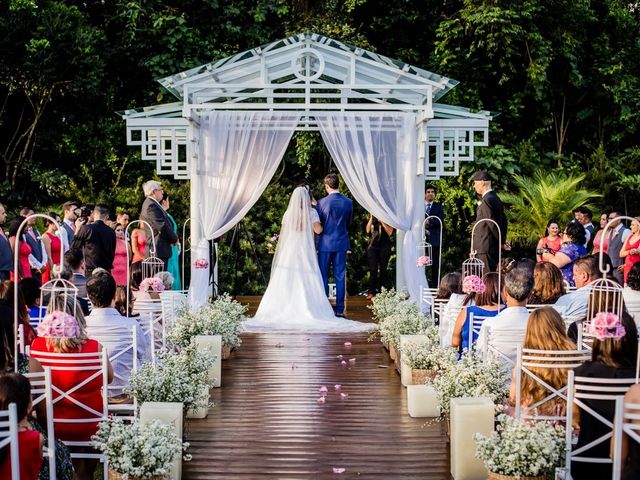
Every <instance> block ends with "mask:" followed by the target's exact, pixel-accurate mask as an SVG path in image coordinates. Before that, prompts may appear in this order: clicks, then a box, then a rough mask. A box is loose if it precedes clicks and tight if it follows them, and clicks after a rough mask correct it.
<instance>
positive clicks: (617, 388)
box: [566, 371, 635, 474]
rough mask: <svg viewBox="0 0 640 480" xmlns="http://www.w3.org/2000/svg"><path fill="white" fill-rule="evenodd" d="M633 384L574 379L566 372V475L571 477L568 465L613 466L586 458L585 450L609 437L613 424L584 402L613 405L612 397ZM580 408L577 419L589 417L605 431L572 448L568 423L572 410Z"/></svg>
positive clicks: (632, 380) (621, 380) (606, 460)
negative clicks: (567, 376)
mask: <svg viewBox="0 0 640 480" xmlns="http://www.w3.org/2000/svg"><path fill="white" fill-rule="evenodd" d="M634 383H635V378H633V377H631V378H595V377H576V376H575V372H573V371H569V382H568V384H567V415H566V442H567V447H566V448H567V451H566V468H567V473H569V474H570V473H571V462H572V461H574V462H585V463H613V462H612V460H611V458H609V456H608V455H607V456H606V457H590V456H588V455H589V453H588V452H589V450H590V449H591V448H593V447H595V446H596V445H600V444H601V443H603V442H606V441H607V440H610V439H611V438H612V437H613V421H612V420H609V419H607V418H605V417H603V416H602V415H600V414H599V413H598V412H596V411H595V410H594V409H593V408H591V407H590V406H589V405H587V404H586V403H585V400H600V401H604V402H612V403H613V402H615V401H616V397H618V396H620V395H624V394H625V393H626V391H627V390H628V389H629V387H630V386H631V385H633V384H634ZM576 406H577V407H579V408H580V416H581V417H582V416H584V415H591V416H592V417H594V418H595V419H596V420H598V421H599V422H601V423H602V424H603V425H605V427H607V429H608V430H609V431H608V432H607V433H605V434H604V435H602V436H600V437H598V438H595V439H594V440H592V441H590V442H589V443H587V444H586V445H582V446H581V447H578V448H575V449H574V448H572V447H573V445H572V439H573V428H572V420H573V413H574V408H575V407H576Z"/></svg>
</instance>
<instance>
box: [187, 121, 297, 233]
mask: <svg viewBox="0 0 640 480" xmlns="http://www.w3.org/2000/svg"><path fill="white" fill-rule="evenodd" d="M299 120H300V114H299V113H295V112H209V113H204V114H203V115H202V116H201V117H200V151H199V158H198V165H197V167H196V175H195V178H192V179H191V181H192V182H197V185H195V188H197V189H198V203H199V205H198V215H199V220H200V222H201V225H202V228H203V230H204V231H203V235H204V237H206V238H207V239H209V240H212V239H214V238H217V237H219V236H220V235H223V234H224V233H225V232H227V231H229V230H230V229H231V228H233V226H234V225H235V224H236V223H238V222H239V221H240V220H242V218H243V217H244V216H245V215H246V214H247V212H248V211H249V209H250V208H251V207H252V206H253V205H254V204H255V203H256V202H257V201H258V199H259V198H260V195H262V192H264V190H265V188H267V185H268V184H269V181H270V180H271V177H273V174H274V173H275V171H276V169H277V168H278V165H279V164H280V161H281V160H282V157H283V156H284V153H285V151H286V149H287V146H288V144H289V141H290V140H291V137H292V136H293V133H294V131H295V129H296V127H297V125H298V121H299ZM192 188H194V186H192Z"/></svg>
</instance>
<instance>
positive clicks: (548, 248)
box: [536, 220, 562, 262]
mask: <svg viewBox="0 0 640 480" xmlns="http://www.w3.org/2000/svg"><path fill="white" fill-rule="evenodd" d="M559 233H560V227H559V226H558V222H556V221H555V220H549V223H547V229H546V230H545V232H544V237H542V238H541V239H540V241H539V242H538V247H537V248H536V255H537V260H538V262H545V261H546V260H544V259H543V258H542V254H543V253H544V252H549V253H552V254H553V255H555V254H556V253H557V252H558V250H560V246H561V245H562V238H560V235H559Z"/></svg>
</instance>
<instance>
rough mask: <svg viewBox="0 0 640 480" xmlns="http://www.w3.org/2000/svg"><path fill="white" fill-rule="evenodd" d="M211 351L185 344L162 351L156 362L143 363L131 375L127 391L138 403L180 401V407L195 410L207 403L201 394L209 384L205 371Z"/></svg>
mask: <svg viewBox="0 0 640 480" xmlns="http://www.w3.org/2000/svg"><path fill="white" fill-rule="evenodd" d="M213 360H214V359H213V356H212V354H210V353H208V352H203V351H199V350H198V349H197V348H196V347H195V345H189V346H188V347H186V348H184V349H183V350H182V351H181V352H179V353H176V352H162V353H160V354H159V355H158V358H157V359H156V363H155V364H152V363H144V364H142V366H141V367H140V368H139V369H138V370H137V371H135V372H133V373H132V374H131V382H130V383H131V386H130V388H129V389H128V390H127V393H129V395H132V396H134V397H135V398H136V399H137V400H138V403H143V402H181V403H183V404H184V410H185V411H188V410H196V409H198V408H203V407H207V406H208V405H209V397H208V395H207V396H206V397H203V396H202V395H203V394H202V392H203V391H204V390H205V388H204V387H211V386H212V383H211V382H210V381H209V380H208V379H207V372H208V370H209V367H210V366H211V363H212V362H213Z"/></svg>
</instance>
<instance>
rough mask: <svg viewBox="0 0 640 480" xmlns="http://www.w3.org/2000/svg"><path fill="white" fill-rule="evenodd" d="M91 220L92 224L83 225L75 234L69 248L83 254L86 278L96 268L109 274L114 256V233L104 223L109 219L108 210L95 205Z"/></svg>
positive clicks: (102, 206)
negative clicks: (79, 250)
mask: <svg viewBox="0 0 640 480" xmlns="http://www.w3.org/2000/svg"><path fill="white" fill-rule="evenodd" d="M93 218H94V221H93V223H90V224H88V225H83V226H82V227H81V228H80V230H78V231H77V232H76V234H75V236H74V238H73V243H72V244H71V248H79V249H81V250H82V251H83V252H84V261H85V265H86V269H87V276H88V277H89V276H91V272H93V270H94V269H96V268H98V267H100V268H104V269H105V270H106V271H107V272H111V270H112V269H113V259H114V257H115V254H116V232H115V231H114V230H113V228H111V227H109V226H108V225H106V224H105V223H104V222H105V220H108V219H109V209H108V208H107V207H105V206H104V205H96V207H95V208H94V210H93Z"/></svg>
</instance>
